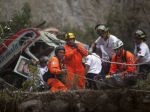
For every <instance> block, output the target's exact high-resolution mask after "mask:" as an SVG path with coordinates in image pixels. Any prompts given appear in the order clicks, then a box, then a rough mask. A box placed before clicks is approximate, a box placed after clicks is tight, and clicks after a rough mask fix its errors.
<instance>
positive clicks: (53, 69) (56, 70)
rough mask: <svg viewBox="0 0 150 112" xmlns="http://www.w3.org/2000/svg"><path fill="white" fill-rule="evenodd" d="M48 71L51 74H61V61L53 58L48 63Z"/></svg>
mask: <svg viewBox="0 0 150 112" xmlns="http://www.w3.org/2000/svg"><path fill="white" fill-rule="evenodd" d="M48 69H49V71H50V73H52V74H56V75H57V74H60V73H61V69H60V67H59V61H58V59H57V58H53V57H52V58H51V59H50V60H49V62H48Z"/></svg>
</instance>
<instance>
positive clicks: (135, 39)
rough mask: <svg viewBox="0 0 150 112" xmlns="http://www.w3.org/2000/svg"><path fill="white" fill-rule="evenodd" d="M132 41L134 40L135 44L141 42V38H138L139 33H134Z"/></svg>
mask: <svg viewBox="0 0 150 112" xmlns="http://www.w3.org/2000/svg"><path fill="white" fill-rule="evenodd" d="M134 42H135V43H136V44H140V43H141V42H142V40H141V39H139V35H134Z"/></svg>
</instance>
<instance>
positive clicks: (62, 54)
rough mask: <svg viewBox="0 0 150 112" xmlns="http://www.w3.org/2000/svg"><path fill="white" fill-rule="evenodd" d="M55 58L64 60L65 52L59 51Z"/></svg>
mask: <svg viewBox="0 0 150 112" xmlns="http://www.w3.org/2000/svg"><path fill="white" fill-rule="evenodd" d="M57 57H58V58H59V59H61V60H62V59H64V57H65V51H64V50H59V51H58V53H57Z"/></svg>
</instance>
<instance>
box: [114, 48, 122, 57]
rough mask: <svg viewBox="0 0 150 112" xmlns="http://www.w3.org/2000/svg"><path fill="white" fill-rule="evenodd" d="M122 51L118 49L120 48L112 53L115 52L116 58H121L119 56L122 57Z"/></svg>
mask: <svg viewBox="0 0 150 112" xmlns="http://www.w3.org/2000/svg"><path fill="white" fill-rule="evenodd" d="M122 50H123V48H122V47H120V48H118V49H115V50H114V51H115V53H116V54H117V55H118V56H121V55H122Z"/></svg>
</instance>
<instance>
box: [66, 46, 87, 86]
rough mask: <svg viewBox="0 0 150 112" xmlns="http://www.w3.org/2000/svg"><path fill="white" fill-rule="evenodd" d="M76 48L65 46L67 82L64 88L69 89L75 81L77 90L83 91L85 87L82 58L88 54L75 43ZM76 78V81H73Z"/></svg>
mask: <svg viewBox="0 0 150 112" xmlns="http://www.w3.org/2000/svg"><path fill="white" fill-rule="evenodd" d="M77 46H78V47H77V48H74V47H71V46H69V45H67V44H66V45H65V46H64V47H65V50H66V53H65V64H66V67H67V80H66V86H67V87H68V88H69V89H70V88H71V87H72V86H73V85H74V84H73V83H75V82H74V81H75V80H76V82H77V84H76V85H75V86H77V87H78V88H79V89H83V88H84V86H85V79H84V73H85V68H84V66H83V64H82V58H83V57H84V56H87V54H88V52H87V50H86V49H85V48H84V47H83V45H82V44H81V43H77ZM75 77H76V79H75Z"/></svg>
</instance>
